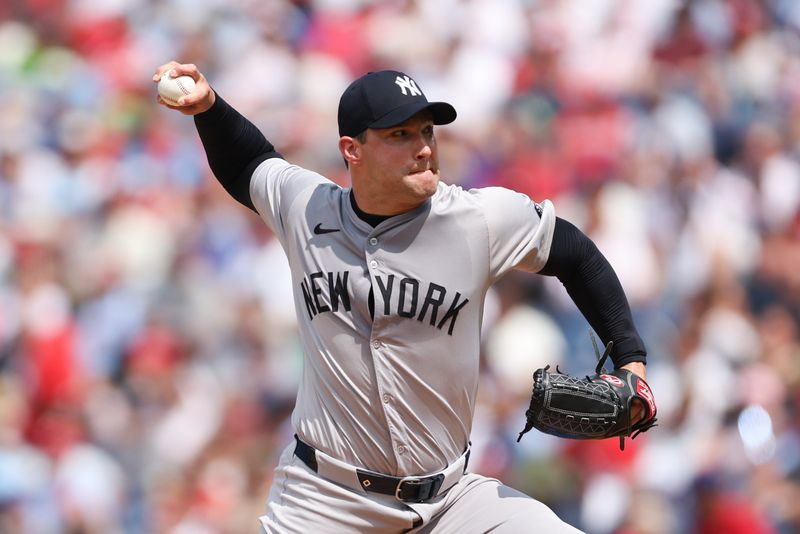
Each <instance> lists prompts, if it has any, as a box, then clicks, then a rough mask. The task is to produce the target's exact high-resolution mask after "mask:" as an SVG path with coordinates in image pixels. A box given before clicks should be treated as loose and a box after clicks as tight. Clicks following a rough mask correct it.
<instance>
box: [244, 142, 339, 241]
mask: <svg viewBox="0 0 800 534" xmlns="http://www.w3.org/2000/svg"><path fill="white" fill-rule="evenodd" d="M323 183H329V181H328V180H327V179H326V178H325V177H323V176H321V175H319V174H317V173H315V172H312V171H309V170H306V169H304V168H302V167H298V166H297V165H292V164H291V163H289V162H287V161H285V160H282V159H279V158H271V159H268V160H266V161H264V162H263V163H261V164H260V165H259V166H258V167H256V169H255V171H253V176H252V179H251V180H250V198H251V200H252V201H253V206H254V207H255V209H256V211H257V212H258V214H259V215H260V216H261V219H263V221H264V222H265V223H267V226H269V227H270V228H271V229H272V231H273V232H275V235H276V236H277V237H278V239H279V240H280V241H281V242H282V243H283V242H284V237H285V235H286V227H285V225H286V223H287V221H288V214H289V211H290V209H291V206H292V203H293V202H294V201H295V200H296V199H297V198H298V197H299V196H300V195H302V194H303V192H304V191H306V190H307V189H308V188H310V187H315V186H317V185H319V184H323Z"/></svg>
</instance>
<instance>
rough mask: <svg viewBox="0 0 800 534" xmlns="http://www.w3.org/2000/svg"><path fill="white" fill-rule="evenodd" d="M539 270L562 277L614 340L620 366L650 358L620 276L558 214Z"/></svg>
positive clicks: (597, 325) (586, 312) (601, 332)
mask: <svg viewBox="0 0 800 534" xmlns="http://www.w3.org/2000/svg"><path fill="white" fill-rule="evenodd" d="M539 273H540V274H544V275H547V276H556V277H558V279H559V280H560V281H561V283H562V284H564V287H565V288H566V289H567V293H568V294H569V296H570V297H571V298H572V300H573V301H574V302H575V305H576V306H577V307H578V309H579V310H580V311H581V313H582V314H583V316H584V317H586V320H587V321H589V324H590V325H591V326H592V328H593V329H594V331H595V332H597V335H598V336H600V339H601V340H602V341H603V343H608V342H609V341H613V342H614V348H613V349H612V352H611V358H612V360H613V361H614V366H615V367H616V368H619V367H621V366H623V365H625V364H627V363H631V362H644V361H645V360H646V356H647V351H646V350H645V347H644V342H643V341H642V338H641V337H640V336H639V333H638V332H637V331H636V326H635V325H634V324H633V317H632V315H631V309H630V306H629V305H628V299H627V297H626V296H625V293H624V291H623V290H622V285H621V284H620V282H619V278H617V275H616V273H615V272H614V269H613V268H612V267H611V265H610V264H609V263H608V260H606V258H605V256H603V254H602V253H601V252H600V251H599V250H598V249H597V246H595V244H594V243H593V242H592V240H591V239H589V238H588V237H587V236H586V235H585V234H584V233H583V232H581V231H580V230H578V229H577V228H576V227H575V226H574V225H572V224H571V223H569V222H567V221H565V220H564V219H561V218H558V217H557V218H556V226H555V230H554V232H553V244H552V246H551V248H550V256H549V258H548V260H547V263H546V264H545V266H544V268H543V269H542V270H541V271H539Z"/></svg>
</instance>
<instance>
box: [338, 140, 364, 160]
mask: <svg viewBox="0 0 800 534" xmlns="http://www.w3.org/2000/svg"><path fill="white" fill-rule="evenodd" d="M339 152H341V153H342V157H343V158H344V161H345V162H346V163H347V165H348V166H349V165H357V164H358V163H359V162H360V161H361V143H359V142H358V140H357V139H355V138H353V137H350V136H347V135H344V136H342V137H340V138H339Z"/></svg>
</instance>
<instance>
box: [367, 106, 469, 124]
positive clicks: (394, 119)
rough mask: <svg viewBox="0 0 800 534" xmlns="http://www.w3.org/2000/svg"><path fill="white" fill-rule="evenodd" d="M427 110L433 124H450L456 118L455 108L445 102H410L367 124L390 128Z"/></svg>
mask: <svg viewBox="0 0 800 534" xmlns="http://www.w3.org/2000/svg"><path fill="white" fill-rule="evenodd" d="M425 109H427V110H429V111H430V112H431V114H432V115H433V123H434V124H450V123H451V122H453V121H454V120H456V108H454V107H453V106H451V105H450V104H448V103H447V102H412V103H410V104H407V105H405V106H401V107H399V108H396V109H393V110H392V111H390V112H389V113H387V114H386V115H384V116H383V117H380V118H378V119H376V120H374V121H372V122H371V123H370V124H369V127H370V128H391V127H392V126H397V125H398V124H402V123H404V122H406V121H407V120H408V119H410V118H411V117H413V116H414V115H416V114H417V113H419V112H420V111H422V110H425Z"/></svg>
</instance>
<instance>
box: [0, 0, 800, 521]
mask: <svg viewBox="0 0 800 534" xmlns="http://www.w3.org/2000/svg"><path fill="white" fill-rule="evenodd" d="M171 59H176V60H178V61H180V62H187V63H195V64H197V65H198V66H199V67H200V68H201V70H202V71H203V72H204V73H205V75H206V76H207V78H208V79H209V80H210V81H211V84H212V86H213V87H214V88H215V89H216V90H217V91H218V92H219V94H221V95H222V96H223V97H224V98H225V99H226V100H227V101H228V102H230V103H231V104H232V105H234V106H235V107H236V108H237V109H239V110H240V111H241V112H242V113H244V114H245V115H246V116H248V117H249V118H250V119H251V120H252V121H253V122H254V123H255V124H256V125H257V126H259V128H261V129H262V130H263V131H264V133H265V134H266V135H267V137H268V138H269V139H270V140H271V141H273V142H274V144H275V145H276V146H277V147H278V148H279V150H280V151H281V152H282V153H283V154H284V155H285V156H286V157H287V159H289V160H291V161H293V162H296V163H299V164H301V165H304V166H307V167H308V168H311V169H313V170H317V171H319V172H321V173H322V174H325V175H327V176H329V177H330V178H331V179H333V180H335V181H337V182H339V183H342V184H343V185H346V184H347V180H348V178H347V174H346V171H345V169H344V166H343V164H342V161H341V158H340V156H339V154H338V151H337V148H336V146H337V139H338V136H337V133H336V117H335V113H336V105H337V102H338V97H339V95H340V94H341V91H342V90H343V89H344V87H346V85H347V84H348V83H349V82H350V81H351V80H352V79H353V78H354V77H356V76H358V75H360V74H362V73H363V72H365V71H367V70H374V69H379V68H395V69H399V70H404V71H406V72H408V73H410V74H411V75H412V76H414V77H415V78H416V79H417V81H418V82H419V83H420V85H421V87H422V88H423V90H424V91H425V92H426V94H427V95H428V97H429V98H431V99H437V100H447V101H450V102H452V103H453V104H454V105H455V106H456V108H457V110H458V112H459V118H458V120H457V121H456V122H455V123H454V124H452V125H450V126H446V127H440V128H439V129H438V131H437V132H438V133H437V135H438V138H439V143H440V151H441V159H442V168H443V178H444V180H445V181H447V182H450V183H457V184H460V185H462V186H463V187H480V186H485V185H491V184H497V185H503V186H507V187H510V188H513V189H516V190H519V191H522V192H524V193H527V194H528V195H529V196H531V197H532V198H533V199H535V200H540V201H541V200H543V199H545V198H549V199H551V200H552V201H553V202H554V204H555V206H556V212H557V214H559V215H560V216H562V217H564V218H567V219H569V220H571V221H572V222H573V223H575V224H576V225H577V226H579V227H580V228H581V229H583V230H584V231H585V232H586V233H588V234H589V235H590V236H591V237H592V238H593V239H594V240H595V242H596V243H597V245H598V246H599V248H600V249H601V250H602V251H603V252H604V253H605V255H606V256H607V257H608V258H609V260H610V261H611V263H612V265H613V266H614V267H615V269H616V271H617V273H618V274H619V276H620V279H621V281H622V283H623V286H624V287H625V289H626V292H627V295H628V297H629V299H630V302H631V305H632V308H633V311H634V314H635V318H636V321H637V324H638V326H639V328H640V330H641V333H642V335H643V337H644V338H645V341H646V343H647V346H648V350H649V359H648V362H649V364H648V378H649V381H650V383H651V386H652V387H653V389H654V392H655V395H656V400H657V402H658V407H659V414H658V418H659V426H658V427H657V428H655V429H653V430H651V431H650V432H648V433H647V434H643V435H641V436H640V437H638V438H637V439H636V440H635V441H630V440H629V441H628V443H627V447H626V450H625V451H624V452H620V451H619V448H618V443H617V442H616V441H615V440H608V441H605V442H569V441H566V440H559V439H556V438H551V437H548V436H545V435H543V434H541V433H537V432H532V433H529V434H527V435H526V436H525V438H524V439H523V440H522V442H521V443H519V444H517V443H515V439H516V435H517V433H518V432H519V431H520V430H521V428H522V426H523V422H524V410H525V408H526V406H527V401H528V396H529V388H530V375H531V373H532V371H533V370H534V369H535V368H536V367H538V366H540V365H544V364H547V363H550V364H556V363H558V364H559V365H560V367H561V368H562V369H564V370H566V371H568V372H571V373H575V374H580V373H584V372H587V371H589V370H590V369H592V368H593V367H594V354H593V352H592V349H591V343H590V340H589V337H588V332H587V331H588V325H587V323H586V322H585V320H584V319H583V318H582V317H581V316H580V314H579V313H578V312H577V311H576V309H575V308H574V306H573V305H572V303H571V301H570V300H569V298H568V297H567V296H566V293H565V292H564V290H563V288H561V286H560V284H559V283H558V281H557V280H555V279H548V278H546V277H542V276H535V275H527V274H512V275H509V276H508V277H506V278H505V279H504V280H502V281H501V283H500V284H498V285H497V286H496V287H495V288H494V289H493V290H492V292H491V293H490V295H489V297H490V298H489V299H488V301H487V304H486V314H485V316H486V318H485V328H484V331H483V340H484V350H483V367H484V371H483V375H482V376H483V378H482V381H481V386H480V392H479V398H480V402H479V406H478V410H477V415H476V420H475V425H474V428H473V434H472V439H473V445H474V452H473V455H472V463H471V466H470V467H471V470H474V471H477V472H482V473H484V474H487V475H494V476H497V477H499V478H501V479H502V480H504V481H506V482H507V483H508V484H510V485H512V486H515V487H517V488H519V489H521V490H523V491H526V492H528V493H529V494H531V495H533V496H535V497H536V498H538V499H540V500H542V501H544V502H545V503H547V504H548V505H549V506H551V507H552V508H553V509H555V510H556V511H557V513H558V514H559V515H561V516H562V517H563V518H565V519H566V520H568V521H569V522H571V523H572V524H574V525H576V526H578V527H579V528H581V529H583V530H586V531H587V532H591V533H600V534H606V533H607V534H611V533H614V534H661V533H704V534H710V533H748V534H753V533H756V534H759V533H792V532H800V504H798V503H800V414H799V413H798V402H800V328H799V327H800V322H799V321H800V2H795V1H793V0H696V1H691V2H682V1H680V0H647V1H640V0H591V1H586V0H419V1H414V0H390V1H383V2H369V1H365V0H316V1H315V0H308V1H300V0H297V1H283V0H236V1H232V2H228V1H223V0H159V1H155V0H27V1H26V0H4V1H3V2H0V533H3V534H6V533H51V532H52V533H58V532H68V533H76V534H77V533H92V534H94V533H104V534H105V533H111V534H114V533H123V532H124V533H128V532H130V533H139V532H143V533H144V532H154V533H162V532H163V533H175V534H195V533H197V534H205V533H237V534H238V533H244V532H256V531H257V520H256V518H257V516H258V515H261V514H263V513H264V510H265V507H264V503H265V499H266V492H267V488H268V485H269V482H270V478H271V476H272V469H273V467H274V465H275V462H276V460H277V454H278V452H279V451H280V450H281V449H282V448H283V447H284V446H285V445H286V444H287V443H288V442H289V441H290V439H291V435H292V430H291V428H290V427H289V423H288V417H289V415H290V413H291V410H292V406H293V402H294V395H295V388H296V384H297V381H298V375H299V371H300V368H301V365H302V360H301V354H300V352H299V348H298V341H297V337H296V325H295V319H294V311H293V305H292V298H291V282H290V280H289V278H288V268H287V265H286V262H285V259H284V257H283V253H282V251H281V249H280V246H279V245H278V244H277V241H276V240H275V239H274V237H273V236H272V235H271V233H270V231H269V230H268V229H267V228H266V227H265V226H264V225H263V223H261V221H260V220H259V218H258V217H257V216H255V215H254V214H253V213H252V212H249V211H248V210H247V209H245V208H243V207H242V206H240V205H239V204H237V203H236V202H235V201H233V200H232V199H230V198H229V197H228V196H227V195H226V193H225V192H224V191H223V190H222V188H221V187H220V186H219V185H218V184H217V182H216V181H215V180H214V178H213V176H211V174H210V171H209V170H208V167H207V164H206V161H205V156H204V154H203V152H202V148H201V146H200V143H199V140H198V138H197V135H196V133H195V132H194V127H193V122H192V120H191V118H189V117H186V116H183V115H181V114H179V113H176V112H172V111H169V110H167V109H166V108H163V107H160V106H158V105H157V104H156V101H155V86H154V84H153V83H152V82H151V77H152V75H153V73H154V71H155V69H156V67H157V66H159V65H160V64H162V63H166V62H167V61H169V60H171ZM440 356H441V355H440ZM445 356H446V355H445Z"/></svg>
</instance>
